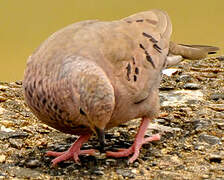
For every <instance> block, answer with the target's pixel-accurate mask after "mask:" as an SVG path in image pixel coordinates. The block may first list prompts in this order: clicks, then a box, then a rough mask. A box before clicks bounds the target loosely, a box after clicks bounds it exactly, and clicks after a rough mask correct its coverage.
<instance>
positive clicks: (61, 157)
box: [46, 134, 96, 166]
mask: <svg viewBox="0 0 224 180" xmlns="http://www.w3.org/2000/svg"><path fill="white" fill-rule="evenodd" d="M90 136H91V135H90V134H88V135H82V136H80V137H79V138H78V139H77V140H76V141H75V142H74V143H73V145H72V146H71V147H70V148H69V149H68V150H67V151H65V152H54V151H48V152H47V153H46V155H47V156H54V157H56V158H55V159H53V160H52V165H53V166H56V165H57V164H58V163H59V162H62V161H66V160H69V159H73V160H74V161H75V162H76V163H78V162H79V155H82V154H89V155H94V154H95V153H96V150H95V149H88V150H80V148H81V146H82V144H83V143H84V142H85V141H87V140H88V139H89V138H90Z"/></svg>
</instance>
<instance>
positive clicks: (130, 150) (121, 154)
mask: <svg viewBox="0 0 224 180" xmlns="http://www.w3.org/2000/svg"><path fill="white" fill-rule="evenodd" d="M158 140H160V135H159V134H155V135H153V136H151V137H148V138H145V139H143V140H142V141H137V140H135V142H134V144H133V145H132V146H131V147H130V148H128V149H119V150H118V152H112V151H107V152H106V155H107V156H111V157H116V158H117V157H127V156H129V155H131V154H133V156H132V157H131V158H130V159H129V160H128V163H133V162H134V161H135V160H136V159H137V158H138V156H139V151H140V149H141V147H142V145H143V144H145V143H147V142H151V141H158Z"/></svg>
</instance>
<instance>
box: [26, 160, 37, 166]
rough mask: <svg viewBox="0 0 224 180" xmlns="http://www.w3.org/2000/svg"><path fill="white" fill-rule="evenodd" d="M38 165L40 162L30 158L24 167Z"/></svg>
mask: <svg viewBox="0 0 224 180" xmlns="http://www.w3.org/2000/svg"><path fill="white" fill-rule="evenodd" d="M39 166H40V162H39V160H37V159H34V160H30V161H28V162H27V163H26V167H28V168H36V167H39Z"/></svg>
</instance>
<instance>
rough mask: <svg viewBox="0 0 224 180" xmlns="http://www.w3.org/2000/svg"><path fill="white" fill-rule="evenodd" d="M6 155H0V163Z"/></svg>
mask: <svg viewBox="0 0 224 180" xmlns="http://www.w3.org/2000/svg"><path fill="white" fill-rule="evenodd" d="M5 159H6V156H5V155H4V154H2V155H0V163H3V162H5Z"/></svg>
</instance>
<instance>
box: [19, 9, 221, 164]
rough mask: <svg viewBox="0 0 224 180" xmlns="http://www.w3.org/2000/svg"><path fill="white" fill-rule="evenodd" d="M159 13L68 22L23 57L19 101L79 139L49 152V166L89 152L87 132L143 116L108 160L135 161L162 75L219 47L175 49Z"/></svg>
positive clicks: (165, 17)
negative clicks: (84, 146) (126, 141)
mask: <svg viewBox="0 0 224 180" xmlns="http://www.w3.org/2000/svg"><path fill="white" fill-rule="evenodd" d="M171 33H172V24H171V21H170V18H169V16H168V15H167V13H166V12H164V11H161V10H150V11H145V12H140V13H137V14H134V15H131V16H129V17H126V18H123V19H121V20H117V21H111V22H104V21H98V20H88V21H82V22H78V23H75V24H72V25H69V26H67V27H65V28H63V29H61V30H59V31H57V32H55V33H54V34H52V35H51V36H50V37H49V38H48V39H47V40H45V41H44V42H43V43H42V44H41V45H40V47H39V48H37V49H36V50H35V52H34V53H33V54H32V55H31V56H30V57H29V59H28V61H27V67H26V70H25V76H24V81H23V87H24V93H25V100H26V102H27V104H28V106H29V107H30V109H31V110H32V112H33V113H34V114H35V115H36V116H37V118H38V119H40V120H41V121H42V122H44V123H46V124H47V125H49V126H51V127H53V128H55V129H57V130H60V131H62V132H64V133H69V134H74V135H79V136H80V137H79V138H78V139H77V140H76V142H74V144H73V145H72V146H71V147H70V148H69V149H68V150H67V151H65V152H53V151H48V152H47V155H48V156H55V157H56V158H55V159H53V161H52V162H53V165H56V164H58V163H59V162H61V161H64V160H68V159H74V161H75V162H78V160H79V155H82V154H91V155H93V154H94V153H95V152H96V150H94V149H89V150H81V147H82V144H83V143H84V142H86V141H88V139H89V138H90V136H91V135H92V134H94V133H95V134H97V135H98V139H99V141H100V144H101V145H102V146H103V144H104V131H105V130H107V129H110V128H113V127H116V126H119V125H120V124H122V123H125V122H127V121H129V120H132V119H135V118H142V120H141V125H140V127H139V130H138V132H137V135H136V138H135V141H134V143H133V145H132V146H131V147H130V148H128V149H121V150H119V151H118V152H111V151H109V152H106V155H107V156H112V157H124V156H129V155H132V157H131V158H130V159H129V162H130V163H132V162H133V161H135V160H136V159H137V158H138V156H139V152H140V148H141V146H142V145H143V144H144V143H147V142H150V141H155V140H159V139H160V135H159V134H155V135H153V136H152V137H148V138H144V134H145V131H146V130H147V127H148V124H149V123H150V121H151V120H152V119H153V118H155V117H157V116H158V113H159V108H160V106H159V96H158V93H159V91H158V87H159V84H160V79H161V71H162V70H163V69H164V68H165V67H167V66H169V65H173V64H176V63H178V62H180V61H181V60H182V59H183V58H186V59H202V58H205V57H206V56H207V55H208V54H209V53H215V52H216V51H217V50H218V48H217V47H212V46H201V45H183V44H175V43H173V42H171V41H170V36H171Z"/></svg>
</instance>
